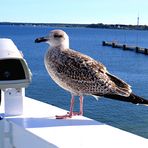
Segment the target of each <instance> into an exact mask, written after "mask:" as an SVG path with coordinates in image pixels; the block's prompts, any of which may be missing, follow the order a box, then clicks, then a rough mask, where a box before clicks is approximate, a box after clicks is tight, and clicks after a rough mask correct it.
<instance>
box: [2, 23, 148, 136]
mask: <svg viewBox="0 0 148 148" xmlns="http://www.w3.org/2000/svg"><path fill="white" fill-rule="evenodd" d="M52 29H57V28H50V27H30V26H26V27H24V26H0V37H1V38H3V37H7V38H11V39H12V40H13V41H14V42H15V44H16V45H17V47H18V48H19V49H20V50H22V51H23V53H24V56H25V59H26V60H27V62H28V64H29V67H30V69H31V71H32V73H33V81H32V83H31V85H30V86H29V87H28V88H27V90H26V95H27V96H29V97H32V98H35V99H38V100H41V101H44V102H47V103H49V104H53V105H55V106H58V107H61V108H64V109H67V110H69V102H70V94H69V93H67V92H65V91H64V90H63V89H61V88H60V87H58V86H57V85H56V84H55V83H54V82H53V81H52V80H51V79H50V77H49V76H48V74H47V72H46V70H45V67H44V63H43V57H44V53H45V50H46V48H47V45H46V44H35V43H34V39H35V38H37V37H40V36H44V35H46V34H47V33H48V32H49V31H50V30H52ZM61 29H63V30H64V31H66V32H67V33H68V35H69V36H70V47H71V48H73V49H77V50H78V51H80V52H82V53H85V54H87V55H90V56H91V57H93V58H95V59H96V60H99V61H101V62H102V63H103V64H105V65H106V67H107V68H108V70H109V71H110V72H111V73H113V74H115V75H117V76H119V77H120V78H122V79H124V80H125V81H127V82H128V83H129V84H130V85H131V86H132V88H133V91H134V92H136V94H138V95H140V96H143V97H145V98H148V56H145V55H143V54H136V53H135V52H131V51H123V50H121V49H112V48H110V47H102V45H101V42H102V40H109V41H113V40H114V41H119V42H121V43H125V42H126V43H128V44H130V45H139V46H142V47H147V48H148V31H134V30H111V29H110V30H105V29H88V28H61ZM78 108H79V106H78V99H77V104H76V106H75V109H76V110H77V109H78ZM84 115H85V116H87V117H90V118H93V119H95V120H98V121H101V122H104V123H107V124H109V125H112V126H115V127H118V128H121V129H124V130H126V131H129V132H132V133H135V134H138V135H141V136H143V137H146V138H148V107H146V106H140V105H139V106H137V105H133V104H130V103H125V102H119V101H114V100H109V99H104V98H101V99H100V100H99V101H96V100H95V99H94V98H92V97H89V96H87V97H85V100H84Z"/></svg>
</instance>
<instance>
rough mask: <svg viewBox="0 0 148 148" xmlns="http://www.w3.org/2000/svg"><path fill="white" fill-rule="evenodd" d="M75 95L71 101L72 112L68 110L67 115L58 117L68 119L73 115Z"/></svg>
mask: <svg viewBox="0 0 148 148" xmlns="http://www.w3.org/2000/svg"><path fill="white" fill-rule="evenodd" d="M74 100H75V99H74V96H73V95H72V98H71V101H70V112H68V113H67V114H66V115H61V116H60V115H56V119H66V118H71V117H72V116H73V107H74Z"/></svg>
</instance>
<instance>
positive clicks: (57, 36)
mask: <svg viewBox="0 0 148 148" xmlns="http://www.w3.org/2000/svg"><path fill="white" fill-rule="evenodd" d="M61 37H62V35H60V34H54V38H61Z"/></svg>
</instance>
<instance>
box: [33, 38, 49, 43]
mask: <svg viewBox="0 0 148 148" xmlns="http://www.w3.org/2000/svg"><path fill="white" fill-rule="evenodd" d="M48 40H49V39H48V38H47V37H40V38H37V39H35V43H41V42H47V41H48Z"/></svg>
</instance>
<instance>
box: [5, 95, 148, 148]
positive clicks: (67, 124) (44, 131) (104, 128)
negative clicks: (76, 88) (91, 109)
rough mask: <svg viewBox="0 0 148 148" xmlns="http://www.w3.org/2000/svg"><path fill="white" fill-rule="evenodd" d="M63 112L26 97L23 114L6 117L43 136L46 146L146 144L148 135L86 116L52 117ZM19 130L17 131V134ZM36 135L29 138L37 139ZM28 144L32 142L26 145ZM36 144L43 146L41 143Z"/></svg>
mask: <svg viewBox="0 0 148 148" xmlns="http://www.w3.org/2000/svg"><path fill="white" fill-rule="evenodd" d="M65 113H66V111H65V110H63V109H60V108H58V107H55V106H52V105H48V104H45V103H42V102H39V101H36V100H33V99H31V98H27V97H26V98H25V99H24V115H22V116H16V117H6V120H7V121H8V122H9V123H13V124H15V125H16V126H17V127H19V128H21V129H23V130H24V129H25V131H29V133H30V134H33V135H34V136H35V137H37V139H38V138H41V139H43V141H45V142H47V143H49V148H50V147H59V148H109V147H110V148H148V139H145V138H142V137H139V136H136V135H134V134H131V133H128V132H125V131H122V130H120V129H117V128H114V127H111V126H108V125H106V124H103V123H100V122H97V121H94V120H92V119H89V118H86V117H82V116H75V117H73V118H72V119H67V120H57V119H55V115H59V114H65ZM22 134H23V133H22ZM22 134H21V133H20V135H19V137H20V138H21V136H23V135H22ZM28 139H29V137H28ZM37 139H36V140H34V141H32V142H33V143H36V142H37ZM29 143H30V142H29ZM29 143H28V144H29ZM22 145H23V143H22ZM20 147H21V146H20ZM20 147H17V148H20ZM29 147H31V146H29V145H28V148H29ZM39 147H41V148H44V147H42V145H40V146H39ZM47 147H48V146H47Z"/></svg>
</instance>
